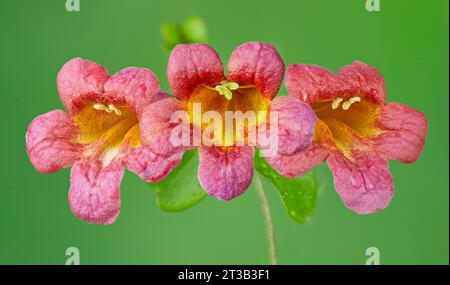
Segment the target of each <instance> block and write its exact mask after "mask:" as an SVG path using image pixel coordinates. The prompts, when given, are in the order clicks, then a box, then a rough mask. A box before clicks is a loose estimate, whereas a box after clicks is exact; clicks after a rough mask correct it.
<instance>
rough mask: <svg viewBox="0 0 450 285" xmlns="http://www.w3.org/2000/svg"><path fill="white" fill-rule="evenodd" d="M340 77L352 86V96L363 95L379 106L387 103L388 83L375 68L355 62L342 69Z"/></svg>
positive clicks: (339, 73)
mask: <svg viewBox="0 0 450 285" xmlns="http://www.w3.org/2000/svg"><path fill="white" fill-rule="evenodd" d="M338 76H339V77H340V78H341V79H342V80H343V81H345V82H346V83H347V84H349V85H350V86H352V88H353V91H352V92H351V93H352V94H357V93H362V94H363V95H364V97H365V98H367V99H369V100H371V101H372V102H373V103H375V104H379V105H380V104H384V103H385V102H386V83H385V82H384V78H383V76H382V75H381V74H380V73H379V72H378V70H376V69H375V68H374V67H372V66H370V65H367V64H365V63H363V62H361V61H355V62H353V63H352V64H351V65H349V66H345V67H343V68H341V69H340V70H339V72H338Z"/></svg>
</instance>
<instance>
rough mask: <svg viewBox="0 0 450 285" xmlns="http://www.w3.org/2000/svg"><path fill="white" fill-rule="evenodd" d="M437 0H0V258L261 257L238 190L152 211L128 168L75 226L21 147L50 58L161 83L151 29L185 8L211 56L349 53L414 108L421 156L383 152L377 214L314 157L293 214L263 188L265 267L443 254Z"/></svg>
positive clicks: (155, 260) (301, 58) (163, 59)
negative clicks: (303, 204)
mask: <svg viewBox="0 0 450 285" xmlns="http://www.w3.org/2000/svg"><path fill="white" fill-rule="evenodd" d="M448 5H449V4H448V1H447V0H442V1H437V0H436V1H425V0H422V1H408V0H403V1H399V0H396V1H389V0H381V12H372V13H369V12H367V11H366V9H365V1H364V0H358V1H356V0H348V1H334V0H329V1H324V0H321V1H317V0H315V1H312V0H308V1H307V0H304V1H281V0H279V1H262V0H258V1H256V0H255V1H242V0H228V1H211V0H204V1H200V0H198V1H186V0H180V1H167V0H165V1H147V0H139V1H138V0H127V1H125V0H122V1H119V0H89V1H87V0H81V11H80V12H75V13H69V12H67V11H66V10H65V0H51V1H50V0H48V1H24V0H20V1H19V0H16V1H12V0H10V1H7V0H1V4H0V23H1V45H0V49H1V52H0V56H1V73H0V78H1V84H0V96H1V110H2V111H1V120H0V124H1V131H2V132H1V136H2V139H1V140H0V151H1V160H2V163H1V171H0V173H1V187H0V264H9V263H12V264H23V263H25V264H40V263H44V264H64V263H65V260H66V258H67V257H66V256H65V250H66V248H68V247H70V246H75V247H78V248H79V249H80V253H81V263H82V264H103V263H106V264H118V263H126V264H130V263H131V264H140V263H145V264H184V263H189V264H209V263H219V264H226V263H237V264H248V263H252V264H264V263H267V262H268V254H267V249H266V240H265V235H264V224H263V219H262V213H261V209H260V206H259V203H258V199H257V194H256V191H255V189H254V188H253V186H252V187H251V188H250V189H249V190H248V191H247V192H246V193H245V194H244V195H243V196H241V197H240V198H237V199H235V200H233V201H232V202H229V203H225V202H220V201H217V200H215V199H213V198H210V197H208V198H207V199H205V200H204V201H203V202H202V203H200V204H199V205H197V206H196V207H194V208H191V209H189V210H187V211H184V212H181V213H167V212H163V211H161V210H160V209H159V208H158V207H157V205H156V202H155V198H156V194H155V193H154V192H153V191H152V190H151V189H150V187H149V186H148V185H147V184H145V183H143V182H141V181H140V180H139V178H138V177H137V176H136V175H134V174H132V173H130V172H128V173H127V174H126V175H125V178H124V180H123V183H122V212H121V214H120V216H119V219H118V220H117V221H116V223H115V224H113V225H111V226H99V225H90V224H87V223H84V222H81V221H79V220H77V219H76V218H75V216H74V215H73V214H72V213H71V211H70V209H69V207H68V202H67V192H68V188H69V170H68V169H66V170H62V171H59V172H58V173H56V174H52V175H45V176H44V175H40V174H39V173H37V172H36V171H35V170H34V168H33V167H32V165H31V163H30V162H29V160H28V158H27V154H26V151H25V138H24V137H25V132H26V128H27V125H28V123H29V122H30V121H31V120H32V119H33V118H34V117H35V116H37V115H39V114H42V113H45V112H47V111H50V110H52V109H56V108H62V104H61V102H60V101H59V98H58V95H57V90H56V74H57V72H58V70H59V69H60V67H61V66H62V64H63V63H64V62H66V61H67V60H69V59H71V58H72V57H76V56H80V57H83V58H87V59H91V60H93V61H96V62H99V63H101V64H103V65H104V66H105V67H107V68H108V70H109V71H110V72H111V73H114V72H116V71H118V70H119V69H121V68H124V67H127V66H144V67H149V68H151V69H152V70H153V71H154V72H155V73H156V74H157V75H158V77H159V79H160V81H161V86H162V88H163V89H164V90H168V84H167V79H166V76H165V72H166V64H167V60H168V54H167V53H165V52H164V51H163V49H162V45H161V40H160V34H159V32H160V31H159V29H160V25H161V23H162V22H165V21H169V22H172V21H175V22H176V21H182V20H183V19H184V18H186V17H187V16H190V15H193V14H195V15H199V16H201V17H202V18H204V19H205V21H206V23H207V25H208V28H209V33H210V44H211V45H213V46H214V47H215V48H216V49H217V51H218V52H219V54H220V55H221V57H222V59H223V60H224V61H225V62H226V61H227V59H228V57H229V55H230V54H231V52H232V50H233V49H234V48H235V47H236V46H238V45H240V44H242V43H244V42H246V41H265V42H271V43H273V44H275V45H276V47H277V48H278V51H279V52H280V54H281V56H282V58H283V59H284V61H285V63H286V64H287V63H315V64H319V65H323V66H325V67H328V68H329V69H331V70H333V71H337V70H338V68H339V67H341V66H343V65H348V64H350V63H351V62H352V61H354V60H358V59H359V60H362V61H365V62H367V63H369V64H371V65H373V66H375V67H376V68H378V69H379V70H380V72H381V73H382V74H383V75H384V77H385V79H386V82H387V88H388V99H389V100H390V101H398V102H402V103H405V104H407V105H410V106H413V107H415V108H418V109H420V110H421V111H423V112H425V113H426V114H427V116H428V119H429V133H428V137H427V143H426V147H425V149H424V151H423V154H422V157H421V158H420V159H419V160H418V161H417V162H416V163H415V164H410V165H406V164H400V163H397V162H391V163H390V165H391V171H392V173H393V176H394V180H395V186H396V192H395V196H394V199H393V201H392V203H391V205H390V206H389V207H388V208H387V209H386V210H384V211H381V212H379V213H377V214H374V215H368V216H359V215H357V214H355V213H353V212H351V211H350V210H348V209H347V208H346V207H345V206H344V204H343V203H342V202H341V200H340V198H339V197H338V195H337V193H336V192H335V191H334V188H333V185H332V178H331V174H330V172H329V170H328V168H327V167H326V165H322V166H320V167H319V168H318V171H317V175H318V179H319V190H318V191H319V192H318V201H317V209H316V212H315V213H314V215H313V216H312V218H311V221H310V222H309V223H307V224H304V225H301V224H298V223H296V222H294V221H293V220H291V219H290V218H289V217H288V215H287V213H286V212H285V210H284V208H283V206H282V204H281V201H280V199H279V197H278V193H277V192H276V191H275V190H274V189H273V188H272V186H269V185H266V187H267V188H268V189H267V190H268V191H267V192H268V196H269V202H270V205H271V207H272V211H273V215H274V223H275V230H276V239H277V245H278V259H279V262H280V263H282V264H311V263H312V264H348V263H350V264H364V262H365V260H366V259H367V257H366V256H365V254H364V253H365V250H366V248H368V247H370V246H375V247H377V248H379V249H380V252H381V263H383V264H446V263H448V262H449V248H448V245H449V236H448V233H449V231H448V230H449V229H448V226H449V220H448V217H449V216H448V214H449V209H448V205H449V204H448V198H449V197H448V193H449V184H448V170H449V169H448V166H449V164H448V162H449V161H448V154H449V153H448V148H449V141H448V129H449V126H448V119H449V118H448V115H449V109H448V103H449V102H448V99H449V89H448V87H449V85H448V75H449V74H448V48H449V46H448V17H449V14H448ZM281 92H283V93H284V92H285V89H284V87H283V88H282V90H281ZM192 179H196V178H195V177H192Z"/></svg>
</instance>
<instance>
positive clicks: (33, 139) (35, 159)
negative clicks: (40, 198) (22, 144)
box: [26, 110, 82, 173]
mask: <svg viewBox="0 0 450 285" xmlns="http://www.w3.org/2000/svg"><path fill="white" fill-rule="evenodd" d="M77 133H78V128H77V127H75V126H74V125H73V123H72V120H71V119H70V116H69V115H68V114H67V113H65V112H64V111H62V110H54V111H51V112H48V113H46V114H43V115H40V116H38V117H36V118H35V119H34V120H33V121H32V122H31V123H30V125H29V126H28V130H27V134H26V146H27V152H28V157H29V158H30V160H31V163H32V164H33V165H34V167H35V168H36V170H37V171H39V172H40V173H52V172H55V171H58V170H59V169H61V168H65V167H69V166H71V165H72V164H73V163H74V162H75V160H77V159H78V158H79V156H80V153H81V148H82V147H81V145H79V144H77V143H74V142H73V141H72V139H73V138H74V137H75V136H76V135H77Z"/></svg>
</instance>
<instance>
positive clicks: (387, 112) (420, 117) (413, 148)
mask: <svg viewBox="0 0 450 285" xmlns="http://www.w3.org/2000/svg"><path fill="white" fill-rule="evenodd" d="M376 124H377V127H378V128H380V129H381V130H383V133H382V135H381V136H379V137H378V138H376V139H375V144H376V145H377V147H378V149H380V150H381V151H382V152H383V153H384V154H385V155H386V157H387V158H388V159H394V160H398V161H401V162H404V163H411V162H414V161H416V160H417V159H418V158H419V156H420V154H421V152H422V149H423V147H424V145H425V137H426V135H427V130H428V122H427V118H426V116H425V115H424V114H423V113H421V112H419V111H417V110H416V109H413V108H411V107H408V106H406V105H403V104H399V103H388V104H386V105H385V106H383V107H382V109H381V114H380V116H379V117H378V120H377V123H376Z"/></svg>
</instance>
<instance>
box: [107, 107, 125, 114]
mask: <svg viewBox="0 0 450 285" xmlns="http://www.w3.org/2000/svg"><path fill="white" fill-rule="evenodd" d="M108 108H109V109H110V110H112V111H114V113H116V115H117V116H120V115H122V111H120V109H119V108H117V107H116V106H114V104H109V105H108Z"/></svg>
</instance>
